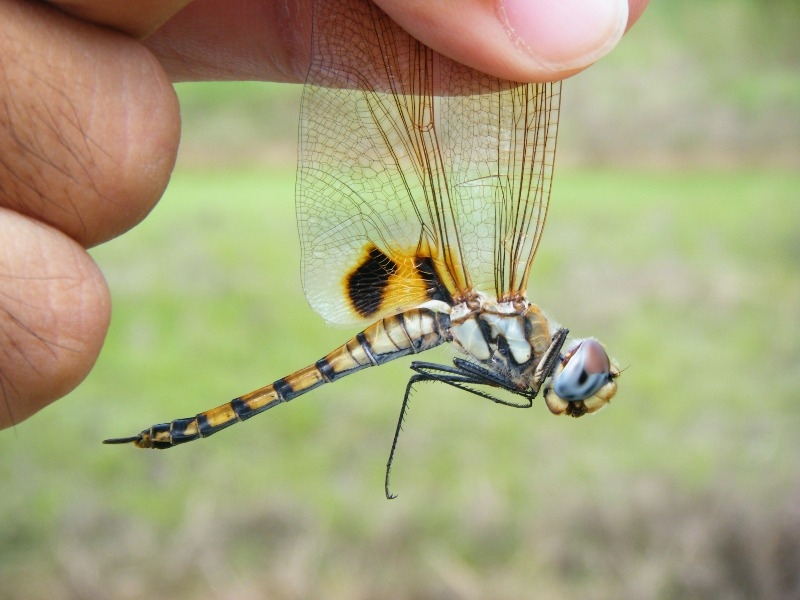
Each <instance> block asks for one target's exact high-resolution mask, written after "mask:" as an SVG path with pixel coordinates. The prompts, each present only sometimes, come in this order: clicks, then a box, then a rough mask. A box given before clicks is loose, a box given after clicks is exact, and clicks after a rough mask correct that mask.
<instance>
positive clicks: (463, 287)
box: [297, 0, 560, 323]
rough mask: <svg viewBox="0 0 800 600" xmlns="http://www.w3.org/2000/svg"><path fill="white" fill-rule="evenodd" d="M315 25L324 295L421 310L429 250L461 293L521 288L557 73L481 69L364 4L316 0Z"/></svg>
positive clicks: (310, 232) (306, 111)
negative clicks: (505, 75)
mask: <svg viewBox="0 0 800 600" xmlns="http://www.w3.org/2000/svg"><path fill="white" fill-rule="evenodd" d="M314 22H315V33H314V44H315V46H314V49H313V55H314V57H315V59H314V62H313V64H312V66H311V70H310V72H309V77H308V82H307V85H306V87H305V90H304V94H303V104H302V114H301V131H300V161H299V162H300V165H299V168H298V183H297V185H298V190H297V203H298V206H297V212H298V220H299V227H300V237H301V243H302V248H303V285H304V288H305V291H306V295H307V297H308V299H309V302H310V303H311V305H312V307H313V308H314V309H315V310H316V311H317V312H319V313H320V314H321V315H322V316H323V317H325V318H326V319H327V320H328V321H332V322H336V323H355V322H367V321H372V320H375V319H376V318H380V317H382V316H385V315H386V314H390V313H392V312H396V311H399V310H404V309H407V308H409V307H412V306H417V305H419V304H420V303H422V302H425V301H426V300H428V299H431V298H432V297H433V295H432V292H431V278H430V277H429V278H427V279H426V277H425V276H424V275H421V274H420V272H419V269H417V266H416V265H418V264H419V263H420V262H425V263H426V265H427V268H430V269H433V270H434V271H435V273H436V275H437V278H438V280H439V281H440V283H441V284H442V285H443V286H444V288H446V291H447V292H448V293H449V294H450V295H451V296H453V297H458V296H460V295H465V294H467V293H468V292H470V291H471V290H473V289H481V290H483V291H486V292H489V293H492V292H494V294H496V296H497V297H498V298H504V297H510V296H514V295H516V294H519V293H524V291H525V286H526V285H527V275H528V272H529V270H530V266H531V261H532V258H533V255H534V253H535V251H536V247H537V245H538V243H539V239H540V236H541V232H542V228H543V226H544V221H545V216H546V213H547V202H548V197H549V192H550V175H551V169H552V163H553V155H554V152H555V141H556V134H557V121H558V119H557V117H558V106H559V100H560V95H559V94H560V84H559V83H553V84H530V85H520V84H515V83H512V82H507V81H503V80H499V79H496V78H493V77H490V76H488V75H483V74H480V73H478V72H476V71H474V70H472V69H469V68H468V67H465V66H463V65H459V64H457V63H455V62H453V61H452V60H450V59H448V58H446V57H444V56H441V55H439V54H437V53H435V52H433V51H432V50H430V49H429V48H427V47H426V46H424V45H422V44H420V43H419V42H417V41H416V40H414V39H413V38H411V37H410V36H408V34H406V33H405V32H404V31H403V30H402V29H400V28H399V27H398V26H396V25H395V24H394V23H393V22H392V21H391V20H389V19H388V17H386V16H385V15H384V14H383V13H382V12H381V11H380V10H379V9H378V8H376V7H375V6H374V5H372V4H371V3H369V2H366V1H362V0H350V1H349V2H345V3H342V2H332V1H330V0H324V1H321V2H317V4H316V6H315V18H314ZM321 23H324V27H321V26H320V24H321ZM375 250H377V252H375ZM370 253H372V254H370ZM376 256H377V257H380V259H377V258H374V257H376ZM371 257H372V258H371ZM359 269H360V271H359ZM357 271H358V273H356V272H357ZM364 273H368V274H370V277H362V276H360V275H359V274H364ZM354 278H355V281H356V282H357V283H358V286H356V287H354V286H353V285H352V282H353V281H354ZM355 289H358V291H359V293H360V295H361V298H362V299H363V298H364V297H369V298H370V301H369V302H368V303H367V304H366V305H364V303H363V302H362V304H361V305H360V306H359V305H357V304H356V300H357V298H355V297H354V296H353V292H354V290H355ZM438 291H439V292H441V291H442V290H441V289H439V290H438ZM440 295H441V294H440Z"/></svg>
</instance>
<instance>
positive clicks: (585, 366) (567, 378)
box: [544, 338, 619, 417]
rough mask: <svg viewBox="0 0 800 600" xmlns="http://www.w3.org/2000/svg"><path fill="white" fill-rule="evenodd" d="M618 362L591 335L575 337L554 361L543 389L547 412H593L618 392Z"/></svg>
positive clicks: (576, 415) (578, 415)
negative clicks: (557, 359) (552, 370)
mask: <svg viewBox="0 0 800 600" xmlns="http://www.w3.org/2000/svg"><path fill="white" fill-rule="evenodd" d="M617 377H619V366H618V365H617V363H616V361H614V360H613V359H611V358H609V356H608V353H607V352H606V349H605V347H604V346H603V345H602V344H601V343H600V342H598V341H597V340H594V339H591V338H589V339H585V340H578V341H577V342H576V343H575V344H574V345H573V346H572V347H571V348H570V349H569V351H568V352H567V353H566V355H565V356H564V358H563V359H562V360H561V362H560V363H559V364H558V365H556V368H555V370H554V372H553V375H552V379H551V381H550V383H549V384H548V386H547V387H546V388H545V391H544V399H545V403H546V404H547V407H548V408H549V409H550V412H552V413H553V414H556V415H561V414H567V415H570V416H573V417H580V416H583V415H585V414H586V413H593V412H596V411H598V410H600V409H601V408H603V407H604V406H605V405H606V404H608V403H609V402H610V401H611V398H613V397H614V394H616V393H617V383H616V381H615V380H616V378H617Z"/></svg>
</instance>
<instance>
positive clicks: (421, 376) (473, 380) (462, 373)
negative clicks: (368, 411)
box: [384, 358, 536, 500]
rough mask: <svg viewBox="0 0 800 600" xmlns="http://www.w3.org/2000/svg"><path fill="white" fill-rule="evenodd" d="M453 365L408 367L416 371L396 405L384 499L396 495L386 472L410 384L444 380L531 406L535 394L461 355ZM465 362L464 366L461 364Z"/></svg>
mask: <svg viewBox="0 0 800 600" xmlns="http://www.w3.org/2000/svg"><path fill="white" fill-rule="evenodd" d="M454 362H455V366H452V367H451V366H449V365H440V364H437V363H429V362H421V361H414V362H412V363H411V368H412V369H413V370H414V371H417V373H416V374H415V375H412V376H411V377H410V378H409V379H408V384H407V385H406V391H405V394H404V395H403V403H402V405H401V407H400V417H399V418H398V419H397V426H396V427H395V430H394V437H393V438H392V448H391V450H390V451H389V460H388V461H387V462H386V476H385V479H384V490H385V492H386V498H387V499H388V500H393V499H395V498H397V495H396V494H393V493H391V492H390V491H389V476H390V471H391V469H392V463H393V462H394V455H395V452H396V451H397V441H398V440H399V438H400V431H401V430H402V429H403V421H405V418H406V413H407V412H408V402H409V399H410V397H411V391H412V388H413V387H414V384H416V383H419V382H422V381H439V382H442V383H446V384H448V385H452V386H453V387H455V388H458V389H460V390H464V391H466V392H469V393H471V394H475V395H476V396H481V397H482V398H486V399H487V400H491V401H492V402H495V403H496V404H502V405H504V406H511V407H512V408H530V407H531V406H533V398H534V396H535V395H536V394H535V393H534V394H532V395H531V394H527V393H524V392H520V391H519V390H517V389H514V388H511V387H509V386H508V385H506V384H504V382H503V380H502V378H500V377H499V376H498V375H497V374H495V373H493V372H491V371H489V370H488V369H484V368H483V367H481V366H479V365H476V364H473V363H471V362H469V361H465V360H464V359H461V358H456V359H454ZM465 365H468V366H466V367H465ZM469 384H472V385H490V386H492V387H500V388H502V389H505V390H508V391H509V392H511V393H513V394H516V395H519V396H523V397H524V398H525V399H526V400H527V401H526V402H522V403H516V402H509V401H508V400H501V399H500V398H497V397H495V396H492V395H491V394H488V393H486V392H483V391H481V390H476V389H473V388H471V387H469Z"/></svg>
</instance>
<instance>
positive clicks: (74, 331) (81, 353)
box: [0, 208, 111, 428]
mask: <svg viewBox="0 0 800 600" xmlns="http://www.w3.org/2000/svg"><path fill="white" fill-rule="evenodd" d="M0 239H2V240H3V251H2V252H0V285H2V289H3V294H2V295H0V428H2V427H8V426H10V425H15V424H17V423H19V422H21V421H23V420H24V419H26V418H28V417H29V416H31V415H32V414H34V413H36V412H38V411H39V410H41V409H42V408H44V407H45V406H47V405H48V404H50V403H52V402H53V401H55V400H57V399H58V398H61V397H62V396H64V395H66V394H67V393H69V392H70V391H71V390H73V389H74V388H75V387H77V386H78V384H79V383H80V382H81V381H83V379H84V378H85V377H86V375H88V373H89V371H90V370H91V368H92V367H93V366H94V363H95V361H96V360H97V357H98V355H99V354H100V350H101V348H102V346H103V342H104V340H105V336H106V332H107V331H108V325H109V321H110V317H111V301H110V295H109V291H108V287H107V285H106V282H105V279H104V278H103V275H102V273H101V272H100V270H99V268H98V267H97V265H96V264H95V263H94V261H93V260H92V258H91V257H90V256H89V254H87V253H86V251H85V250H84V249H83V248H82V247H81V246H80V245H79V244H78V243H77V242H75V241H74V240H72V239H71V238H69V237H67V236H66V235H64V234H63V233H61V232H59V231H57V230H55V229H53V228H51V227H49V226H47V225H44V224H42V223H40V222H38V221H35V220H33V219H30V218H28V217H25V216H23V215H20V214H18V213H15V212H13V211H10V210H7V209H1V208H0Z"/></svg>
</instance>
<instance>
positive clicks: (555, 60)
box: [499, 0, 628, 72]
mask: <svg viewBox="0 0 800 600" xmlns="http://www.w3.org/2000/svg"><path fill="white" fill-rule="evenodd" d="M499 7H500V14H501V17H502V18H503V20H504V22H505V25H506V31H507V32H508V35H509V37H510V38H511V40H512V41H513V42H514V43H515V45H516V46H517V47H518V48H519V49H520V50H521V51H522V52H524V53H526V54H527V55H528V56H529V57H530V58H531V59H532V60H533V61H535V62H536V63H538V64H539V65H540V66H541V67H542V68H543V69H545V70H549V71H554V72H557V71H570V70H575V69H582V68H585V67H587V66H589V65H591V64H592V63H594V62H596V61H597V60H598V59H599V58H601V57H602V56H604V55H605V54H607V53H608V52H609V51H610V50H611V49H612V48H613V47H614V46H616V44H617V42H619V40H620V38H621V37H622V34H623V33H624V32H625V27H626V25H627V22H628V0H500V3H499Z"/></svg>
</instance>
